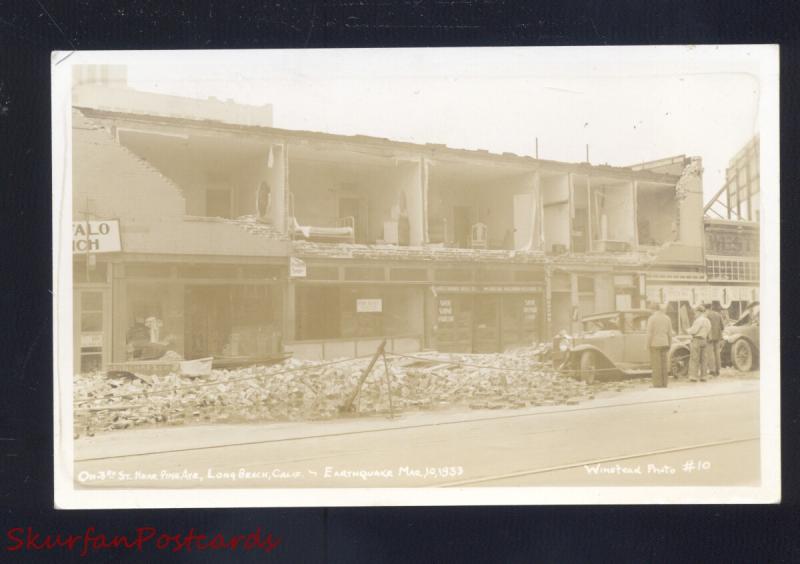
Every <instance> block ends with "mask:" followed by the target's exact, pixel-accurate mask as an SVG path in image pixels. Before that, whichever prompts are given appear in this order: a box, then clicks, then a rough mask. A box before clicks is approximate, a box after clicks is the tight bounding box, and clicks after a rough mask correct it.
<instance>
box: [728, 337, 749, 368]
mask: <svg viewBox="0 0 800 564" xmlns="http://www.w3.org/2000/svg"><path fill="white" fill-rule="evenodd" d="M754 358H755V354H754V353H753V346H752V345H751V344H750V343H749V342H748V341H745V340H744V339H741V340H739V341H736V342H735V343H733V347H731V360H732V361H733V366H734V368H736V370H739V371H741V372H750V371H751V370H752V369H753V360H754Z"/></svg>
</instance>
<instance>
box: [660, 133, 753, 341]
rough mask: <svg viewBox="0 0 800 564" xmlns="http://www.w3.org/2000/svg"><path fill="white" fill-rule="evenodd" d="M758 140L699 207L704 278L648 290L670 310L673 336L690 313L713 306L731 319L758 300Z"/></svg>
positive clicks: (732, 164) (736, 158) (683, 326)
mask: <svg viewBox="0 0 800 564" xmlns="http://www.w3.org/2000/svg"><path fill="white" fill-rule="evenodd" d="M759 154H760V151H759V138H758V136H756V137H754V138H753V139H752V140H750V141H749V142H748V143H747V144H746V145H745V146H744V147H743V148H742V149H741V150H740V151H739V152H738V153H737V154H736V155H735V156H734V157H733V158H732V159H731V161H730V165H729V167H728V169H727V171H726V182H725V185H724V186H723V187H722V188H721V189H720V190H719V191H718V192H717V193H716V194H715V196H714V197H713V198H712V199H711V200H710V201H709V202H708V203H707V204H706V205H705V206H704V210H703V211H704V213H705V217H704V218H703V230H704V261H705V272H704V273H703V274H702V275H697V276H695V277H694V278H693V279H691V280H689V279H687V280H686V281H685V282H680V281H674V282H672V283H670V284H666V285H661V286H657V285H650V286H648V292H649V298H650V299H651V300H653V301H664V302H668V303H669V304H670V309H669V312H670V314H671V316H672V318H673V323H674V324H675V327H676V328H677V329H678V331H680V332H683V331H685V329H686V327H687V326H688V324H690V323H691V322H692V321H693V319H694V315H693V313H692V307H694V306H696V305H699V304H701V303H703V304H713V303H717V304H718V305H720V306H721V307H722V308H723V310H724V312H725V313H726V314H727V315H728V316H729V317H730V318H731V319H737V318H738V317H739V315H740V313H741V312H742V310H743V309H744V308H745V307H746V306H747V305H748V304H749V303H751V302H753V301H758V299H759V283H760V282H759V267H760V261H759V256H760V255H759V242H760V238H759V223H758V221H759V195H760V185H759V177H760V174H759V170H760V166H759Z"/></svg>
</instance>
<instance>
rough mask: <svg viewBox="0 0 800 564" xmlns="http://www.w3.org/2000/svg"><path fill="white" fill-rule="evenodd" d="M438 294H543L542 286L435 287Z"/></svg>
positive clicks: (434, 289)
mask: <svg viewBox="0 0 800 564" xmlns="http://www.w3.org/2000/svg"><path fill="white" fill-rule="evenodd" d="M433 291H434V293H436V294H478V293H487V294H530V293H536V292H541V291H542V288H541V286H475V285H469V286H434V287H433Z"/></svg>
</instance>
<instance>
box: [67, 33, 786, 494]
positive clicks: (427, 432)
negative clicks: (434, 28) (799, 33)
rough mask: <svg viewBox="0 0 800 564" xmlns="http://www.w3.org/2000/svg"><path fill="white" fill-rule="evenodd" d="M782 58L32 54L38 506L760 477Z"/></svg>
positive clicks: (752, 480)
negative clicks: (39, 244)
mask: <svg viewBox="0 0 800 564" xmlns="http://www.w3.org/2000/svg"><path fill="white" fill-rule="evenodd" d="M778 57H779V53H778V48H777V46H769V45H739V46H691V47H689V46H687V47H681V46H673V47H647V46H643V47H582V48H480V49H473V48H463V49H461V48H459V49H456V48H454V49H392V50H382V49H364V50H291V51H289V50H287V51H283V50H269V51H184V52H170V51H166V52H157V51H153V52H71V53H69V52H58V53H53V58H52V77H53V91H52V92H53V98H52V100H53V234H54V244H53V265H54V268H53V271H54V272H53V295H54V306H53V307H54V319H55V322H54V323H55V326H54V329H55V332H54V334H55V340H54V359H55V365H54V382H55V386H54V388H55V397H54V409H55V429H54V431H55V445H54V447H55V476H54V481H55V503H56V505H57V506H58V507H60V508H101V507H113V508H133V507H212V506H216V507H226V506H342V505H362V506H363V505H475V504H491V505H501V504H608V503H614V504H618V503H625V504H649V503H775V502H778V501H779V500H780V449H779V445H780V418H779V416H780V412H779V407H780V403H779V399H780V392H779V386H780V365H779V342H780V338H779V318H780V312H779V282H778V267H779V262H780V257H779V245H778V242H779V232H778V230H779V226H778V225H779V224H778V216H779V181H778V179H779V162H778V154H779V151H778V148H779V147H778V142H779V136H778V129H779V120H778V81H779V77H778ZM761 188H764V190H763V192H762V191H761ZM765 250H768V252H765ZM762 314H763V315H762Z"/></svg>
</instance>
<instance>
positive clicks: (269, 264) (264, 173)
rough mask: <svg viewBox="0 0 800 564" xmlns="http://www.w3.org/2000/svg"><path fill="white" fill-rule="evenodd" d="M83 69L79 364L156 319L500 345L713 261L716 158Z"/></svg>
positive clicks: (697, 274) (298, 351)
mask: <svg viewBox="0 0 800 564" xmlns="http://www.w3.org/2000/svg"><path fill="white" fill-rule="evenodd" d="M81 88H83V90H84V92H82V93H80V94H79V95H78V94H76V95H75V96H74V98H73V114H72V115H73V118H72V119H73V127H72V130H73V143H72V147H73V206H74V207H73V219H74V225H73V231H74V233H73V236H74V240H73V246H74V256H73V274H74V292H75V296H74V297H75V302H74V303H75V369H76V370H78V371H89V370H93V369H97V368H101V367H102V366H104V365H105V364H107V363H108V362H112V361H121V360H125V359H126V358H127V355H128V354H129V353H128V349H127V343H128V341H129V334H130V331H131V328H132V327H134V326H142V325H145V326H147V327H148V328H149V330H150V331H151V335H152V337H153V339H154V340H156V341H158V342H164V343H168V346H169V348H171V349H172V350H174V351H176V352H177V353H179V354H181V355H182V356H184V357H185V358H200V357H204V356H212V355H213V356H223V357H224V356H234V357H239V356H252V357H257V356H261V355H265V354H270V353H273V352H277V351H280V350H285V351H291V352H293V353H294V354H295V355H296V356H298V357H304V358H335V357H341V356H353V355H362V354H369V353H370V352H372V351H374V350H375V348H376V347H377V346H378V344H379V343H380V342H381V341H382V340H383V339H386V340H387V348H388V349H389V350H392V351H396V352H413V351H417V350H421V349H427V348H430V349H437V350H441V351H453V352H456V351H458V352H498V351H503V350H506V349H508V348H511V347H515V346H519V345H526V344H530V343H532V342H536V341H542V340H549V339H550V338H551V337H552V335H553V334H554V333H556V332H558V331H560V330H566V331H574V330H576V329H577V328H578V327H579V323H580V319H581V317H582V316H585V315H588V314H591V313H597V312H603V311H613V310H618V309H627V308H636V307H642V306H644V305H645V301H646V299H647V298H648V297H656V294H657V290H659V289H663V287H665V286H671V285H672V286H674V285H679V284H682V283H685V282H686V281H687V280H696V279H703V280H705V276H706V265H705V259H704V254H703V245H704V238H705V237H706V233H705V232H704V223H703V219H702V218H703V205H702V181H701V173H702V166H701V162H700V160H699V159H698V158H688V157H683V156H681V157H675V158H670V159H665V160H664V161H659V162H657V163H646V164H644V165H637V166H635V167H611V166H607V165H590V164H588V163H563V162H556V161H546V160H540V159H534V158H532V157H528V156H519V155H511V154H493V153H489V152H487V151H473V150H461V149H453V148H449V147H445V146H440V145H430V144H428V145H419V144H412V143H404V142H395V141H390V140H387V139H380V138H374V137H365V136H341V135H332V134H323V133H317V132H307V131H292V130H284V129H279V128H274V127H272V126H271V121H270V120H271V109H270V110H269V112H267V111H266V110H264V108H258V109H255V110H254V111H255V112H256V114H257V116H260V117H258V119H255V118H253V117H252V116H249V115H248V112H247V108H246V107H242V106H237V107H236V108H235V109H232V110H231V111H230V112H229V113H227V114H225V113H224V112H223V111H222V109H220V107H219V105H220V104H223V106H225V105H228V103H221V102H218V101H209V104H210V106H209V110H208V112H209V113H208V114H206V113H205V110H204V109H203V107H202V104H201V103H200V102H197V101H195V102H196V104H200V105H194V106H192V105H187V106H185V107H182V108H181V110H180V111H176V112H171V111H170V108H171V107H173V106H172V104H173V102H174V101H173V100H171V98H172V97H166V101H164V100H160V99H159V95H154V94H145V93H137V92H133V93H130V92H128V93H127V94H126V95H125V96H116V97H113V96H112V97H109V96H108V92H105V93H104V91H103V89H104V88H106V89H107V88H109V86H108V85H104V84H102V83H100V84H96V83H92V84H82V86H81ZM114 88H116V89H119V88H120V87H119V86H117V85H115V86H114ZM123 89H124V87H123ZM195 102H193V103H195ZM220 112H222V113H220ZM267 114H269V115H267ZM208 115H210V116H218V117H215V118H214V119H210V118H208V117H207V116H208ZM204 116H205V117H204ZM226 116H227V117H226ZM243 116H244V117H243ZM267 118H269V119H267ZM661 293H663V292H661Z"/></svg>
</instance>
